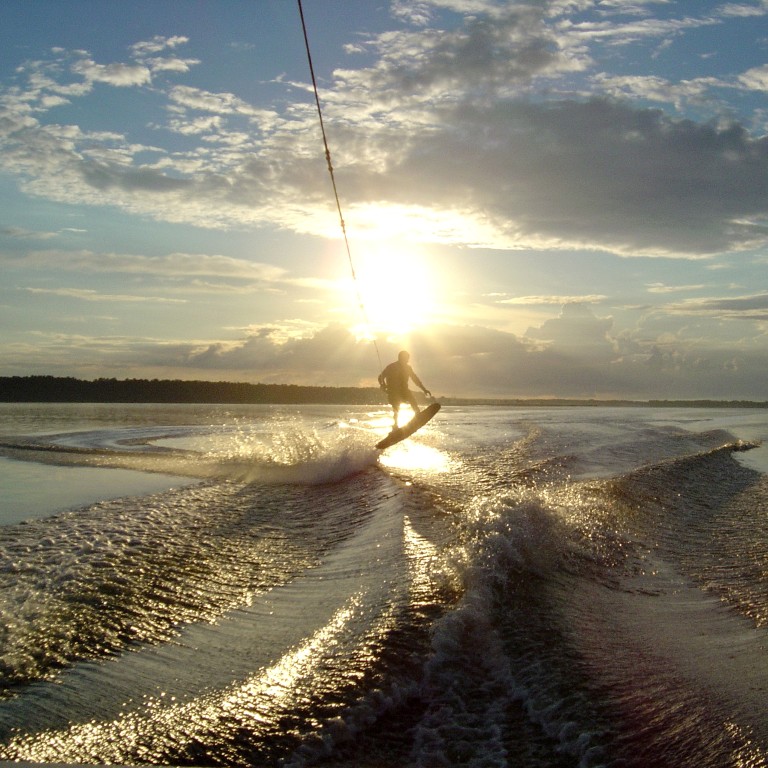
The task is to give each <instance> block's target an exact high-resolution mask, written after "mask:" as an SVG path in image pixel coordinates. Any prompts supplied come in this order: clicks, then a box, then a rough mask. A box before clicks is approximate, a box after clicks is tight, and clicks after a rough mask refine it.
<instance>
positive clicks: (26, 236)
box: [0, 227, 58, 240]
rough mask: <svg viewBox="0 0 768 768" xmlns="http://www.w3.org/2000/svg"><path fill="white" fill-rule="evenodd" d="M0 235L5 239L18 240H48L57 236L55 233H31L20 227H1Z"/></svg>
mask: <svg viewBox="0 0 768 768" xmlns="http://www.w3.org/2000/svg"><path fill="white" fill-rule="evenodd" d="M0 234H3V235H6V236H7V237H15V238H17V239H19V240H50V239H51V238H54V237H56V236H57V234H58V233H57V232H33V231H30V230H28V229H23V228H22V227H3V228H2V229H0Z"/></svg>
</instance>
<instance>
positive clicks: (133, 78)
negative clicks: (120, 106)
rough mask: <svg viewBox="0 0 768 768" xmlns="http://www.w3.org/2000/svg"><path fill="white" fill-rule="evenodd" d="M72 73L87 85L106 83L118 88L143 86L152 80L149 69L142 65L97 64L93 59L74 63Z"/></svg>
mask: <svg viewBox="0 0 768 768" xmlns="http://www.w3.org/2000/svg"><path fill="white" fill-rule="evenodd" d="M72 71H73V72H75V73H76V74H78V75H80V76H82V77H83V78H84V79H85V80H86V82H88V83H107V84H108V85H113V86H117V87H118V88H127V87H131V86H136V85H145V84H146V83H149V82H150V81H151V79H152V75H151V72H150V70H149V68H148V67H146V66H144V65H142V64H121V63H114V64H97V63H96V62H95V61H94V60H93V59H81V60H80V61H77V62H75V63H74V64H73V65H72Z"/></svg>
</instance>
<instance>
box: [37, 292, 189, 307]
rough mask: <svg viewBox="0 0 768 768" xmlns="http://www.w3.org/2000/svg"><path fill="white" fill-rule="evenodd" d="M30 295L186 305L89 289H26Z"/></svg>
mask: <svg viewBox="0 0 768 768" xmlns="http://www.w3.org/2000/svg"><path fill="white" fill-rule="evenodd" d="M25 290H26V291H27V292H28V293H32V294H36V295H43V296H62V297H64V298H69V299H80V300H81V301H96V302H108V303H110V304H112V303H125V302H127V303H131V304H144V303H146V304H185V303H186V300H184V299H170V298H167V297H165V296H136V295H130V294H116V293H99V292H98V291H94V290H90V289H87V288H26V289H25Z"/></svg>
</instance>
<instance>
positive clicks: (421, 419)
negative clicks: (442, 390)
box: [376, 403, 440, 451]
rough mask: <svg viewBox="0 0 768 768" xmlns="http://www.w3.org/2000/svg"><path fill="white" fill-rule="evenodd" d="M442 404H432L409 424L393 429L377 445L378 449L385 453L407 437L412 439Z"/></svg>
mask: <svg viewBox="0 0 768 768" xmlns="http://www.w3.org/2000/svg"><path fill="white" fill-rule="evenodd" d="M439 410H440V403H431V404H430V405H428V406H427V407H426V408H425V409H424V410H423V411H419V412H418V413H417V414H416V415H415V416H414V417H413V418H412V419H411V420H410V421H409V422H408V423H407V424H405V425H403V426H402V427H397V428H396V429H393V430H392V431H391V432H390V433H389V434H388V435H387V436H386V437H385V438H384V439H383V440H379V442H378V443H376V448H377V449H378V450H380V451H383V450H384V449H385V448H389V447H390V446H391V445H394V444H395V443H399V442H400V441H401V440H405V438H406V437H410V436H411V435H412V434H413V433H414V432H415V431H416V430H417V429H421V427H423V426H424V425H425V424H426V423H427V422H428V421H429V420H430V419H431V418H432V417H433V416H434V415H435V414H436V413H437V412H438V411H439Z"/></svg>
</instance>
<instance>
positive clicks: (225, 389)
mask: <svg viewBox="0 0 768 768" xmlns="http://www.w3.org/2000/svg"><path fill="white" fill-rule="evenodd" d="M0 402H6V403H10V402H17V403H274V404H291V403H338V404H344V405H347V404H351V405H373V404H379V403H382V402H383V397H382V393H381V391H380V390H379V389H378V387H366V388H363V387H303V386H298V385H295V384H245V383H237V382H229V381H180V380H177V381H170V380H162V379H123V380H118V379H96V380H94V381H84V380H82V379H75V378H71V377H58V376H10V377H0Z"/></svg>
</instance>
